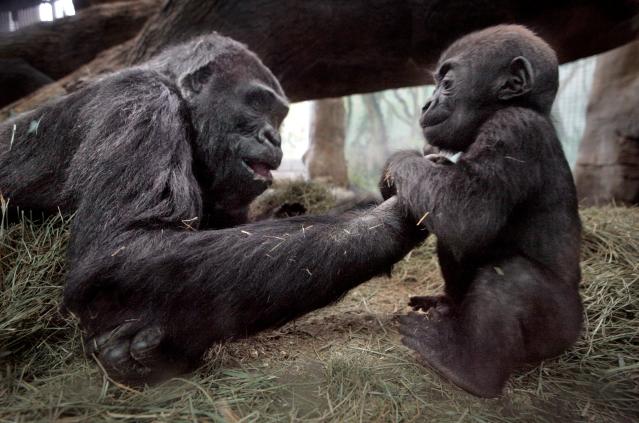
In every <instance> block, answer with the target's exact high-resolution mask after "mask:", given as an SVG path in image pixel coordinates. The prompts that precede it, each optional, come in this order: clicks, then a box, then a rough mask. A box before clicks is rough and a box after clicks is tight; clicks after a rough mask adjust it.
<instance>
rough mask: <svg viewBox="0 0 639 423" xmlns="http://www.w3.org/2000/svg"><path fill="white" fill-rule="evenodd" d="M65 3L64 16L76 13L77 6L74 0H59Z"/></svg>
mask: <svg viewBox="0 0 639 423" xmlns="http://www.w3.org/2000/svg"><path fill="white" fill-rule="evenodd" d="M58 1H60V2H61V3H62V4H63V5H64V16H73V15H75V7H74V6H73V0H58Z"/></svg>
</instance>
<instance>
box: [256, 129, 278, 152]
mask: <svg viewBox="0 0 639 423" xmlns="http://www.w3.org/2000/svg"><path fill="white" fill-rule="evenodd" d="M257 139H258V141H259V142H261V143H262V144H264V143H269V144H271V145H273V146H275V147H281V146H282V139H281V138H280V133H279V132H277V130H276V129H275V128H273V127H272V126H270V125H267V126H265V127H263V128H262V129H260V131H259V133H258V134H257Z"/></svg>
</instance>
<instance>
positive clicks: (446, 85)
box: [442, 79, 453, 91]
mask: <svg viewBox="0 0 639 423" xmlns="http://www.w3.org/2000/svg"><path fill="white" fill-rule="evenodd" d="M442 88H443V89H444V90H445V91H450V89H451V88H453V80H452V79H444V80H443V81H442Z"/></svg>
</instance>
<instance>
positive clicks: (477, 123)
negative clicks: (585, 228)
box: [381, 26, 582, 397]
mask: <svg viewBox="0 0 639 423" xmlns="http://www.w3.org/2000/svg"><path fill="white" fill-rule="evenodd" d="M449 65H452V66H449ZM449 67H450V70H448V71H447V69H448V68H449ZM436 79H437V81H438V84H437V87H436V90H435V93H434V95H433V98H432V99H431V100H430V101H429V102H428V103H427V105H426V106H425V108H424V113H423V115H422V118H421V123H422V127H423V129H424V135H425V137H426V140H427V142H428V143H429V144H430V146H429V147H428V149H427V150H430V152H432V151H433V146H434V147H436V148H439V149H441V150H442V152H441V153H435V154H429V155H427V156H426V157H424V156H423V155H422V154H420V153H418V152H402V153H398V154H397V155H395V156H394V157H392V158H391V159H390V160H389V162H388V164H387V167H386V170H385V175H384V179H383V181H382V183H381V188H382V193H383V195H384V197H385V198H388V197H389V196H390V195H393V194H395V193H397V195H398V197H399V201H400V204H401V206H402V207H404V209H405V210H406V212H407V213H408V214H409V215H410V216H411V217H412V219H414V220H415V221H421V225H422V226H423V227H425V228H426V229H427V230H428V231H430V232H431V233H433V234H435V235H436V236H437V240H438V244H437V247H438V248H437V250H438V255H439V262H440V265H441V270H442V274H443V276H444V279H445V282H446V288H445V295H444V296H440V297H414V298H412V299H411V303H410V305H411V306H413V308H414V309H415V310H424V311H426V310H429V315H428V314H426V315H424V314H418V313H411V314H409V315H408V316H404V317H402V318H401V332H402V334H403V335H404V337H403V342H404V343H405V344H406V345H407V346H409V347H410V348H412V349H414V350H415V351H416V352H417V354H418V356H419V358H420V359H421V360H422V361H423V362H424V363H425V364H428V365H430V366H432V367H433V368H434V369H435V370H437V371H439V372H440V373H441V374H443V375H444V376H445V377H447V378H449V379H451V380H452V381H453V382H455V383H456V384H458V385H459V386H461V387H462V388H464V389H466V390H468V391H470V392H472V393H474V394H476V395H480V396H486V397H492V396H496V395H498V394H499V393H500V392H501V391H502V389H503V387H504V384H505V383H506V381H507V379H508V377H509V375H510V374H511V373H512V371H513V370H514V369H516V368H517V367H520V366H522V365H523V364H526V363H536V362H539V361H540V360H543V359H545V358H548V357H552V356H555V355H557V354H559V353H561V352H563V351H564V350H566V349H567V348H568V347H570V346H571V345H572V344H573V343H574V342H575V340H576V339H577V337H578V335H579V332H580V328H581V322H582V306H581V300H580V297H579V293H578V285H579V282H580V278H581V276H580V269H579V250H580V242H581V224H580V220H579V214H578V210H577V199H576V193H575V186H574V182H573V179H572V175H571V172H570V169H569V167H568V164H567V162H566V159H565V157H564V154H563V151H562V148H561V145H560V143H559V141H558V139H557V135H556V132H555V129H554V127H553V124H552V122H551V118H550V108H551V106H552V102H553V99H554V96H555V93H556V90H557V60H556V58H555V55H554V52H553V51H552V50H551V49H550V47H549V46H548V45H547V44H546V43H545V42H544V41H542V40H541V39H539V38H538V37H537V36H535V35H534V34H533V33H531V32H530V31H528V30H527V29H525V28H523V27H518V26H498V27H494V28H490V29H486V30H483V31H480V32H477V33H473V34H470V35H468V36H466V37H464V38H462V39H460V40H459V41H457V42H456V43H454V44H453V46H451V47H450V48H449V49H448V51H447V52H445V53H444V54H443V56H442V58H441V59H440V65H439V69H438V74H437V76H436ZM451 150H454V151H451ZM455 152H461V156H459V159H458V161H457V162H454V161H451V160H450V159H449V157H451V156H452V155H453V153H455Z"/></svg>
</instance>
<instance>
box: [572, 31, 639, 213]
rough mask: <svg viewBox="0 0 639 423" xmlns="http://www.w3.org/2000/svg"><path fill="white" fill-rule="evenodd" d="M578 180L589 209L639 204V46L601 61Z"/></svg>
mask: <svg viewBox="0 0 639 423" xmlns="http://www.w3.org/2000/svg"><path fill="white" fill-rule="evenodd" d="M575 178H576V183H577V191H578V193H579V197H580V199H581V200H582V202H583V203H585V204H600V203H606V202H610V201H616V202H618V203H630V204H638V203H639V41H635V42H634V43H631V44H628V45H626V46H624V47H621V48H618V49H616V50H613V51H611V52H609V53H606V54H604V55H602V56H601V57H599V58H598V59H597V67H596V69H595V76H594V80H593V85H592V92H591V94H590V102H589V104H588V114H587V124H586V132H585V134H584V138H583V140H582V141H581V144H580V145H579V156H578V159H577V165H576V167H575Z"/></svg>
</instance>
